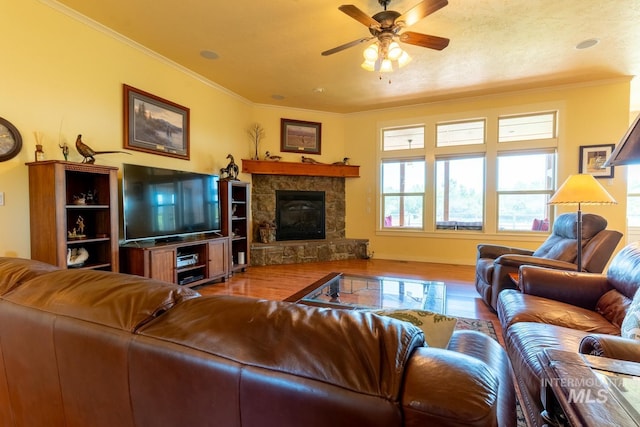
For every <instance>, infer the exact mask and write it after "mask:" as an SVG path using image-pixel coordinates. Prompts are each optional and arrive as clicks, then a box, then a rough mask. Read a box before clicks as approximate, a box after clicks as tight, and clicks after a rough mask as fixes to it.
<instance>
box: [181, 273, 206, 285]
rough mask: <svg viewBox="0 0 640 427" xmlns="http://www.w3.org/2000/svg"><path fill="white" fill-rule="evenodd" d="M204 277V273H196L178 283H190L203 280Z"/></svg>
mask: <svg viewBox="0 0 640 427" xmlns="http://www.w3.org/2000/svg"><path fill="white" fill-rule="evenodd" d="M202 279H204V275H203V274H196V275H195V276H187V277H183V278H182V279H181V280H180V282H178V283H179V284H180V285H188V284H189V283H193V282H197V281H198V280H202Z"/></svg>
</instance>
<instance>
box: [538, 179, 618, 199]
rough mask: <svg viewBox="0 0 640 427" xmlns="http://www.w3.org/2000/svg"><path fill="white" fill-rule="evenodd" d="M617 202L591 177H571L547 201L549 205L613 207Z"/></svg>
mask: <svg viewBox="0 0 640 427" xmlns="http://www.w3.org/2000/svg"><path fill="white" fill-rule="evenodd" d="M616 203H617V202H616V201H615V199H614V198H613V197H611V195H610V194H609V193H608V192H607V190H605V189H604V187H603V186H602V185H601V184H600V183H599V182H598V181H597V180H596V179H595V178H594V177H593V176H592V175H589V174H586V173H580V174H576V175H571V176H569V178H567V180H566V181H565V182H564V183H562V185H561V186H560V188H558V190H557V191H556V193H555V194H554V195H553V196H552V197H551V199H549V204H550V205H580V204H585V205H587V204H589V205H613V204H616Z"/></svg>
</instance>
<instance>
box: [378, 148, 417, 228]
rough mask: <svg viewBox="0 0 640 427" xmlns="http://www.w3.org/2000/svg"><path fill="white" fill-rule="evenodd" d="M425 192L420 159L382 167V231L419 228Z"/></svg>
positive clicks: (390, 161)
mask: <svg viewBox="0 0 640 427" xmlns="http://www.w3.org/2000/svg"><path fill="white" fill-rule="evenodd" d="M424 191H425V161H424V159H420V158H418V159H409V160H386V161H384V162H383V163H382V212H383V215H384V222H383V225H384V227H385V228H386V227H405V228H422V224H423V216H424V215H423V212H424Z"/></svg>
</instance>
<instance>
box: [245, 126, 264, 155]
mask: <svg viewBox="0 0 640 427" xmlns="http://www.w3.org/2000/svg"><path fill="white" fill-rule="evenodd" d="M247 134H249V139H251V143H252V144H253V152H254V153H255V154H254V156H253V158H252V159H253V160H260V156H259V155H258V146H259V145H260V140H261V139H262V138H264V128H263V127H262V126H261V125H260V124H259V123H254V124H252V125H251V126H250V127H249V129H247Z"/></svg>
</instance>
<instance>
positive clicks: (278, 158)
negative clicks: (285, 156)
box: [264, 151, 282, 162]
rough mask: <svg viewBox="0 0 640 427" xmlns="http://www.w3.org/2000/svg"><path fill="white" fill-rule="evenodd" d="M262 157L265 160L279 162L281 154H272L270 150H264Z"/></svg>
mask: <svg viewBox="0 0 640 427" xmlns="http://www.w3.org/2000/svg"><path fill="white" fill-rule="evenodd" d="M264 159H265V160H270V161H272V162H279V161H280V160H282V156H272V155H271V153H270V152H268V151H267V152H266V153H265V154H264Z"/></svg>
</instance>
